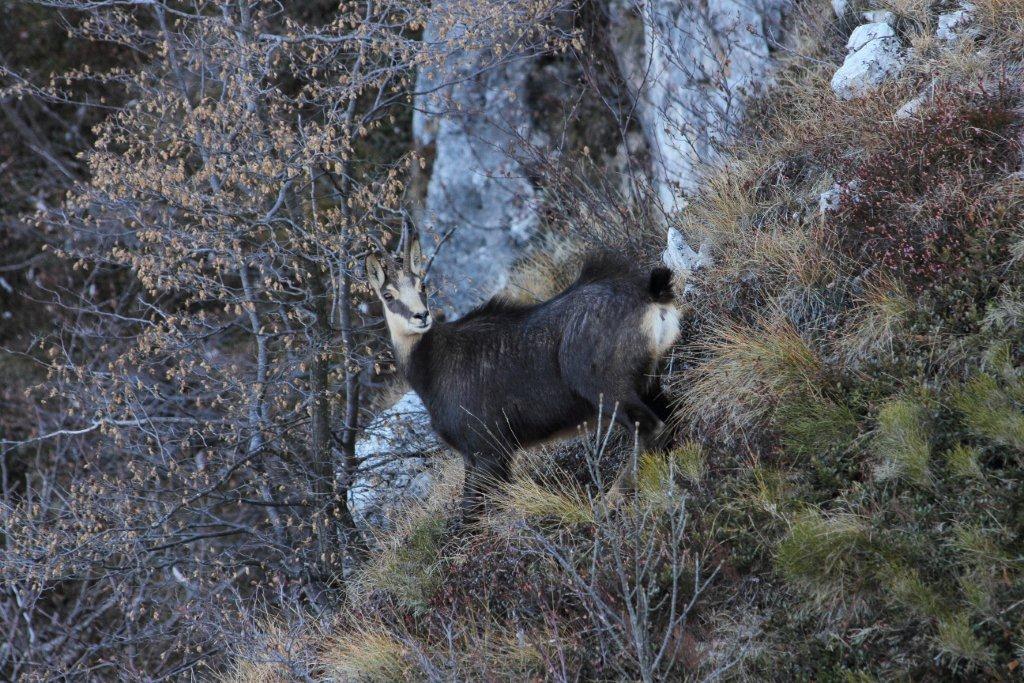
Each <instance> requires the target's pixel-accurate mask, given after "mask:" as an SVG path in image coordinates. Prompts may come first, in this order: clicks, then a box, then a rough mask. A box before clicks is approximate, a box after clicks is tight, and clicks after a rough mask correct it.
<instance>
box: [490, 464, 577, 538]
mask: <svg viewBox="0 0 1024 683" xmlns="http://www.w3.org/2000/svg"><path fill="white" fill-rule="evenodd" d="M496 502H497V503H498V505H499V506H500V508H501V509H502V510H504V511H506V512H508V513H510V514H513V515H515V516H517V517H525V518H534V519H537V518H539V519H544V520H547V521H551V522H555V523H558V524H565V525H575V524H593V522H594V507H593V502H592V501H591V500H590V498H589V497H588V495H587V493H586V492H585V491H584V490H583V489H582V488H581V487H580V486H579V485H578V484H576V483H575V482H574V481H571V480H566V479H564V478H563V479H556V478H554V477H551V476H544V475H542V474H537V473H529V472H521V473H520V474H518V475H517V476H516V477H515V478H514V479H513V480H512V481H511V482H509V483H508V484H506V485H504V486H502V487H501V488H500V490H499V492H498V493H497V494H496Z"/></svg>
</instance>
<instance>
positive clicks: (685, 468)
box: [671, 440, 708, 484]
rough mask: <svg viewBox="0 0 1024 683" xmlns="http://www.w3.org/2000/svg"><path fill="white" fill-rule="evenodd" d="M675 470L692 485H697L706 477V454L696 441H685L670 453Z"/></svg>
mask: <svg viewBox="0 0 1024 683" xmlns="http://www.w3.org/2000/svg"><path fill="white" fill-rule="evenodd" d="M671 457H672V459H673V460H674V461H675V464H676V468H677V469H678V471H679V473H680V474H681V475H682V476H683V478H684V479H686V480H687V481H689V482H690V483H692V484H699V483H700V482H701V480H702V479H703V478H704V477H705V475H707V471H708V464H707V454H706V453H705V452H704V447H703V446H702V445H700V443H699V442H697V441H693V440H690V441H687V442H685V443H684V444H683V445H682V446H680V447H679V448H677V449H675V450H674V451H672V453H671Z"/></svg>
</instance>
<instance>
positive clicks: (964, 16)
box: [935, 2, 978, 42]
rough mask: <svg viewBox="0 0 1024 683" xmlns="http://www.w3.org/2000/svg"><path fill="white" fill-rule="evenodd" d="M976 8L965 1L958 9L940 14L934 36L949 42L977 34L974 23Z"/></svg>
mask: <svg viewBox="0 0 1024 683" xmlns="http://www.w3.org/2000/svg"><path fill="white" fill-rule="evenodd" d="M976 10H977V8H976V7H975V6H974V5H973V4H971V3H969V2H967V3H964V4H963V5H961V6H960V9H958V10H955V11H953V12H946V13H945V14H940V15H939V27H938V29H937V30H936V31H935V36H936V37H937V38H939V40H945V41H949V42H952V41H955V40H960V39H961V38H966V37H974V36H976V35H977V34H978V29H977V27H976V26H975V25H974V14H975V12H976Z"/></svg>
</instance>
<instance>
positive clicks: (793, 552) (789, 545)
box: [775, 510, 871, 600]
mask: <svg viewBox="0 0 1024 683" xmlns="http://www.w3.org/2000/svg"><path fill="white" fill-rule="evenodd" d="M870 544H871V537H870V534H869V532H868V529H867V527H866V525H865V524H864V521H863V520H862V519H861V518H860V517H858V516H856V515H852V514H849V513H835V514H832V515H825V514H822V513H821V512H819V511H817V510H810V511H806V512H803V513H801V514H799V515H798V516H797V518H796V520H795V521H794V522H793V523H792V525H791V526H790V529H789V533H788V534H787V535H786V537H785V538H784V539H783V540H782V542H781V543H780V544H779V547H778V551H777V553H776V558H775V560H776V567H777V568H778V569H779V571H780V572H781V573H782V575H783V576H784V577H785V578H786V579H787V580H789V581H790V582H793V583H795V584H796V585H797V586H799V587H801V588H803V589H805V590H808V591H809V592H811V593H812V595H815V596H816V597H817V598H819V599H820V600H828V599H830V598H832V599H842V598H843V597H844V596H845V595H847V594H848V593H849V589H850V588H851V586H850V584H851V583H853V582H855V581H857V580H858V579H859V573H860V572H859V569H860V566H861V562H860V560H859V555H860V554H861V553H862V552H863V551H864V550H866V549H867V548H869V547H870Z"/></svg>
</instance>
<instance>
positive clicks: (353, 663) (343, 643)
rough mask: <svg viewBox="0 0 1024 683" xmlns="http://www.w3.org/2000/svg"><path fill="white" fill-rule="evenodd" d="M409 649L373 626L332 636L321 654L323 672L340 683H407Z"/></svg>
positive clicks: (384, 630)
mask: <svg viewBox="0 0 1024 683" xmlns="http://www.w3.org/2000/svg"><path fill="white" fill-rule="evenodd" d="M408 656H409V651H408V648H406V647H405V646H404V645H403V644H402V643H401V642H399V641H398V640H396V639H395V637H394V636H393V635H392V634H391V632H390V631H389V629H387V628H386V627H384V626H382V625H376V626H375V625H373V624H372V623H365V624H362V625H361V626H360V627H359V628H358V629H355V630H351V631H344V632H341V633H337V634H335V635H333V636H331V637H330V638H329V639H328V640H327V641H326V643H325V644H324V648H323V651H322V654H321V661H322V663H323V665H324V667H325V669H326V670H327V671H328V672H329V673H330V674H331V675H333V676H336V677H338V679H339V680H341V681H353V682H355V681H366V682H368V683H369V682H376V681H381V682H382V683H383V682H388V681H401V680H409V674H410V673H411V667H410V665H409V663H408V662H407V658H408Z"/></svg>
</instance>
